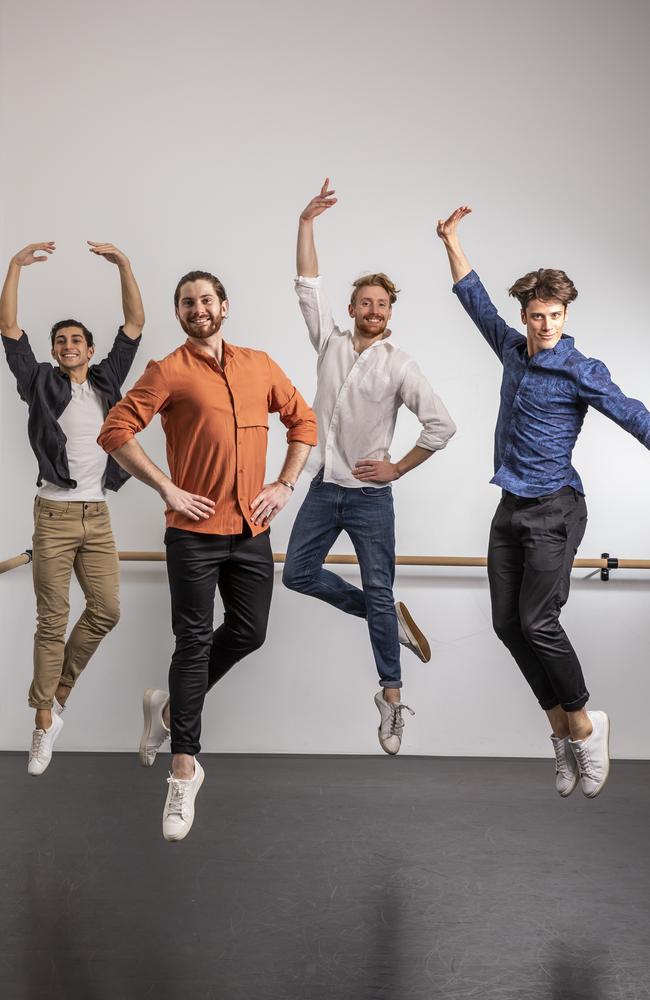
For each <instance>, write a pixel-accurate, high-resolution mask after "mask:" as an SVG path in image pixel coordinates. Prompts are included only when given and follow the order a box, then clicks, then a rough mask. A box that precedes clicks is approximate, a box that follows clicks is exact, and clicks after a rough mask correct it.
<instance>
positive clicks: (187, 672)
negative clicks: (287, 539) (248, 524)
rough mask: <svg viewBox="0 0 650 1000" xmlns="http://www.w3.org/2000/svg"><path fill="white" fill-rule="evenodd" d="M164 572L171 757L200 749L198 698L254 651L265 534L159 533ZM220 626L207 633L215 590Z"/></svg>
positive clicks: (265, 598)
mask: <svg viewBox="0 0 650 1000" xmlns="http://www.w3.org/2000/svg"><path fill="white" fill-rule="evenodd" d="M165 546H166V549H167V575H168V577H169V589H170V592H171V603H172V629H173V632H174V635H175V637H176V648H175V650H174V655H173V656H172V662H171V666H170V669H169V705H170V713H171V744H172V753H187V754H192V755H194V754H197V753H198V752H199V750H200V749H201V744H200V742H199V740H200V736H201V712H202V710H203V701H204V699H205V695H206V693H207V692H208V691H209V690H210V688H211V687H213V685H215V684H216V683H217V681H219V680H221V678H222V677H223V676H224V674H226V673H227V672H228V670H230V668H231V667H232V666H233V665H234V664H235V663H237V662H238V661H239V660H241V659H243V658H244V657H245V656H246V655H247V654H248V653H252V652H253V650H255V649H259V647H260V646H261V645H262V643H263V642H264V639H265V638H266V626H267V622H268V618H269V610H270V607H271V595H272V592H273V553H272V551H271V542H270V538H269V532H268V531H266V532H264V533H263V534H261V535H256V536H255V537H254V538H253V537H252V536H251V534H250V531H246V532H245V533H244V534H241V535H208V534H202V533H200V532H198V531H184V530H182V529H180V528H167V531H166V532H165ZM217 587H218V588H219V593H220V595H221V599H222V601H223V607H224V620H223V624H221V625H220V626H219V628H217V629H216V631H213V619H214V598H215V591H216V589H217Z"/></svg>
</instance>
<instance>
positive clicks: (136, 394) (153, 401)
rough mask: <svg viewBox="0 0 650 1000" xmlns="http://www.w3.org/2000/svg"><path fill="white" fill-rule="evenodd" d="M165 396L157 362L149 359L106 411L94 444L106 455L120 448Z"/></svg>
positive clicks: (166, 391)
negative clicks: (131, 382) (141, 370)
mask: <svg viewBox="0 0 650 1000" xmlns="http://www.w3.org/2000/svg"><path fill="white" fill-rule="evenodd" d="M168 399H169V390H168V388H167V385H166V381H165V378H164V375H163V373H162V371H161V368H160V364H159V363H158V362H157V361H150V362H149V364H148V365H147V367H146V369H145V371H144V374H143V375H142V376H141V377H140V378H139V379H138V381H137V382H136V383H135V385H134V386H133V388H132V389H130V390H129V392H127V394H126V396H125V397H124V399H121V400H120V402H119V403H117V405H116V406H114V407H113V408H112V409H111V410H109V412H108V416H107V417H106V420H105V421H104V423H103V426H102V429H101V430H100V432H99V437H98V438H97V443H98V444H99V445H100V446H101V447H102V448H103V449H104V451H107V452H108V453H109V454H110V453H111V452H113V451H116V449H117V448H121V447H122V445H123V444H126V442H127V441H130V440H131V438H133V437H135V435H136V434H138V433H139V431H141V430H143V428H145V427H146V426H147V424H149V423H150V422H151V421H152V420H153V418H154V417H155V415H156V414H157V413H159V412H160V411H161V410H162V409H163V408H164V406H165V404H166V403H167V400H168Z"/></svg>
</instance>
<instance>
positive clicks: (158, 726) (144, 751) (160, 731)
mask: <svg viewBox="0 0 650 1000" xmlns="http://www.w3.org/2000/svg"><path fill="white" fill-rule="evenodd" d="M168 701H169V695H168V694H167V692H166V691H160V690H159V689H158V688H147V690H146V691H145V693H144V697H143V699H142V712H143V715H144V726H143V729H142V738H141V739H140V750H139V756H140V763H141V764H142V766H143V767H151V765H152V764H153V763H154V761H155V759H156V754H157V753H158V751H159V750H160V748H161V746H162V745H163V743H164V742H165V740H168V739H169V729H168V728H167V726H166V725H165V723H164V722H163V710H164V708H165V705H166V704H167V702H168Z"/></svg>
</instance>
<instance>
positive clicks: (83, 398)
mask: <svg viewBox="0 0 650 1000" xmlns="http://www.w3.org/2000/svg"><path fill="white" fill-rule="evenodd" d="M71 388H72V399H71V400H70V402H69V403H68V405H67V406H66V408H65V410H64V411H63V413H62V414H61V416H60V417H59V427H60V428H61V430H62V431H63V433H64V434H65V436H66V438H67V443H66V446H65V450H66V454H67V456H68V466H69V468H70V478H71V479H76V481H77V488H76V489H74V490H71V489H70V490H69V489H66V488H65V487H61V486H55V485H54V483H48V482H47V480H43V485H42V486H41V487H40V488H39V490H38V496H39V497H43V498H44V499H45V500H61V501H63V500H85V501H97V500H104V499H105V498H106V490H105V489H104V476H105V474H106V462H107V455H106V452H105V451H104V450H103V448H100V447H99V445H98V444H97V437H98V435H99V431H100V428H101V426H102V424H103V423H104V418H105V416H106V412H105V407H104V401H103V399H102V397H101V396H100V395H99V393H97V392H95V390H94V389H93V387H92V386H91V385H90V383H89V382H88V381H86V382H81V383H77V382H71Z"/></svg>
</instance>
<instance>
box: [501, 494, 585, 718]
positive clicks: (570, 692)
mask: <svg viewBox="0 0 650 1000" xmlns="http://www.w3.org/2000/svg"><path fill="white" fill-rule="evenodd" d="M586 526H587V505H586V503H585V498H584V497H583V496H582V494H580V493H578V492H577V490H574V489H573V488H572V487H570V486H565V487H563V489H561V490H559V491H558V492H557V493H553V494H551V495H549V496H545V497H536V498H534V499H530V498H525V497H518V496H515V495H514V494H513V493H504V495H503V499H502V500H501V503H500V504H499V506H498V507H497V510H496V513H495V515H494V519H493V521H492V527H491V529H490V542H489V546H488V579H489V581H490V597H491V599H492V622H493V625H494V630H495V632H496V634H497V635H498V636H499V638H500V639H501V640H502V642H503V643H505V645H506V646H507V648H508V649H509V650H510V652H511V653H512V655H513V656H514V658H515V660H516V661H517V664H518V665H519V668H520V670H521V672H522V673H523V675H524V677H525V678H526V680H527V681H528V683H529V685H530V687H531V688H532V690H533V692H534V694H535V696H536V698H537V700H538V702H539V704H540V705H541V707H542V708H543V709H545V710H547V709H551V708H555V707H556V706H557V705H561V706H562V708H564V709H565V710H566V711H567V712H570V711H575V710H577V709H579V708H582V707H583V706H584V705H585V704H586V703H587V700H588V698H589V692H588V691H587V688H586V686H585V680H584V677H583V675H582V668H581V666H580V661H579V660H578V657H577V656H576V653H575V651H574V649H573V646H572V645H571V643H570V642H569V638H568V636H567V634H566V632H565V631H564V629H563V628H562V626H561V625H560V611H561V609H562V607H563V606H564V605H565V604H566V601H567V598H568V596H569V586H570V582H571V566H572V563H573V559H574V556H575V554H576V552H577V550H578V546H579V545H580V542H581V541H582V538H583V535H584V533H585V528H586Z"/></svg>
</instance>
